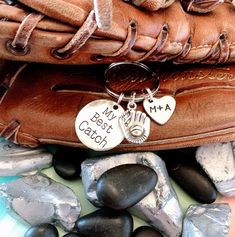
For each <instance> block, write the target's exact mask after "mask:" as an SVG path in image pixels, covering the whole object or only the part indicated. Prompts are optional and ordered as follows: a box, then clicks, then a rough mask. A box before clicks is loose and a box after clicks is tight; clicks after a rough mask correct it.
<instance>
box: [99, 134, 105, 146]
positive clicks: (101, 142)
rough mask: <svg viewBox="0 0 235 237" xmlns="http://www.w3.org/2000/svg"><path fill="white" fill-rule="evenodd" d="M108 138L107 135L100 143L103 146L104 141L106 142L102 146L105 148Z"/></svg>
mask: <svg viewBox="0 0 235 237" xmlns="http://www.w3.org/2000/svg"><path fill="white" fill-rule="evenodd" d="M106 138H107V137H106V136H105V137H104V138H103V140H102V141H101V142H100V143H99V145H100V146H101V144H102V143H104V144H103V146H102V147H103V148H104V147H105V146H106V145H107V141H106Z"/></svg>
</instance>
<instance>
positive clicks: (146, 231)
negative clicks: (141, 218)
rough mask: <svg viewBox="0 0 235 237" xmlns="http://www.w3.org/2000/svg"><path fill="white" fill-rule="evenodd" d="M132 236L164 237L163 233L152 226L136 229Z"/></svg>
mask: <svg viewBox="0 0 235 237" xmlns="http://www.w3.org/2000/svg"><path fill="white" fill-rule="evenodd" d="M132 237H163V235H162V234H161V233H160V232H158V231H157V230H155V229H153V228H152V227H150V226H141V227H139V228H137V229H135V231H134V232H133V234H132Z"/></svg>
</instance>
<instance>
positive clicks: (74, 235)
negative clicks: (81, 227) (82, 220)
mask: <svg viewBox="0 0 235 237" xmlns="http://www.w3.org/2000/svg"><path fill="white" fill-rule="evenodd" d="M63 237H81V235H79V234H78V233H68V234H66V235H64V236H63Z"/></svg>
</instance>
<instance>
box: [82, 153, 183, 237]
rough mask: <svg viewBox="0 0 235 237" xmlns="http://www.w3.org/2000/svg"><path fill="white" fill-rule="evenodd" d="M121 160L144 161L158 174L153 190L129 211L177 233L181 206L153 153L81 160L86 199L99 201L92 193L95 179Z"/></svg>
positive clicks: (94, 201)
mask: <svg viewBox="0 0 235 237" xmlns="http://www.w3.org/2000/svg"><path fill="white" fill-rule="evenodd" d="M123 164H142V165H146V166H148V167H150V168H152V169H153V170H154V171H155V172H156V173H157V175H158V183H157V185H156V187H155V189H154V191H152V192H151V193H150V194H148V195H147V196H146V197H145V198H144V199H142V200H141V201H140V202H138V203H137V204H136V205H135V206H134V207H132V208H131V209H130V210H131V212H132V213H133V214H134V215H136V216H138V217H140V218H142V219H144V220H146V221H148V222H149V223H150V224H151V225H153V226H154V227H156V228H157V229H159V230H160V231H162V232H164V233H166V234H167V235H169V236H171V237H175V236H179V235H180V233H181V229H182V215H183V213H182V209H181V207H180V204H179V202H178V198H177V196H176V193H175V191H174V190H173V188H172V186H171V184H170V181H169V177H168V174H167V171H166V167H165V163H164V162H163V160H162V159H161V158H160V157H159V156H157V155H155V154H154V153H150V152H140V153H128V154H122V155H114V156H108V157H103V158H95V159H88V160H85V161H84V162H83V163H82V181H83V184H84V188H85V193H86V196H87V198H88V200H90V201H91V202H92V203H93V204H94V205H96V206H100V205H101V204H100V203H99V201H98V198H97V195H96V184H97V180H98V179H99V177H100V176H101V175H102V174H103V173H104V172H105V171H107V170H109V169H111V168H113V167H116V166H119V165H123ZM130 175H131V174H130Z"/></svg>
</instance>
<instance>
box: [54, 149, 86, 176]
mask: <svg viewBox="0 0 235 237" xmlns="http://www.w3.org/2000/svg"><path fill="white" fill-rule="evenodd" d="M86 156H87V151H86V150H83V149H79V148H70V147H59V149H58V150H57V151H56V152H55V154H54V156H53V166H54V170H55V172H56V173H57V174H58V175H59V176H60V177H62V178H63V179H67V180H73V179H77V178H80V173H81V163H82V162H83V161H84V159H85V158H86Z"/></svg>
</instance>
